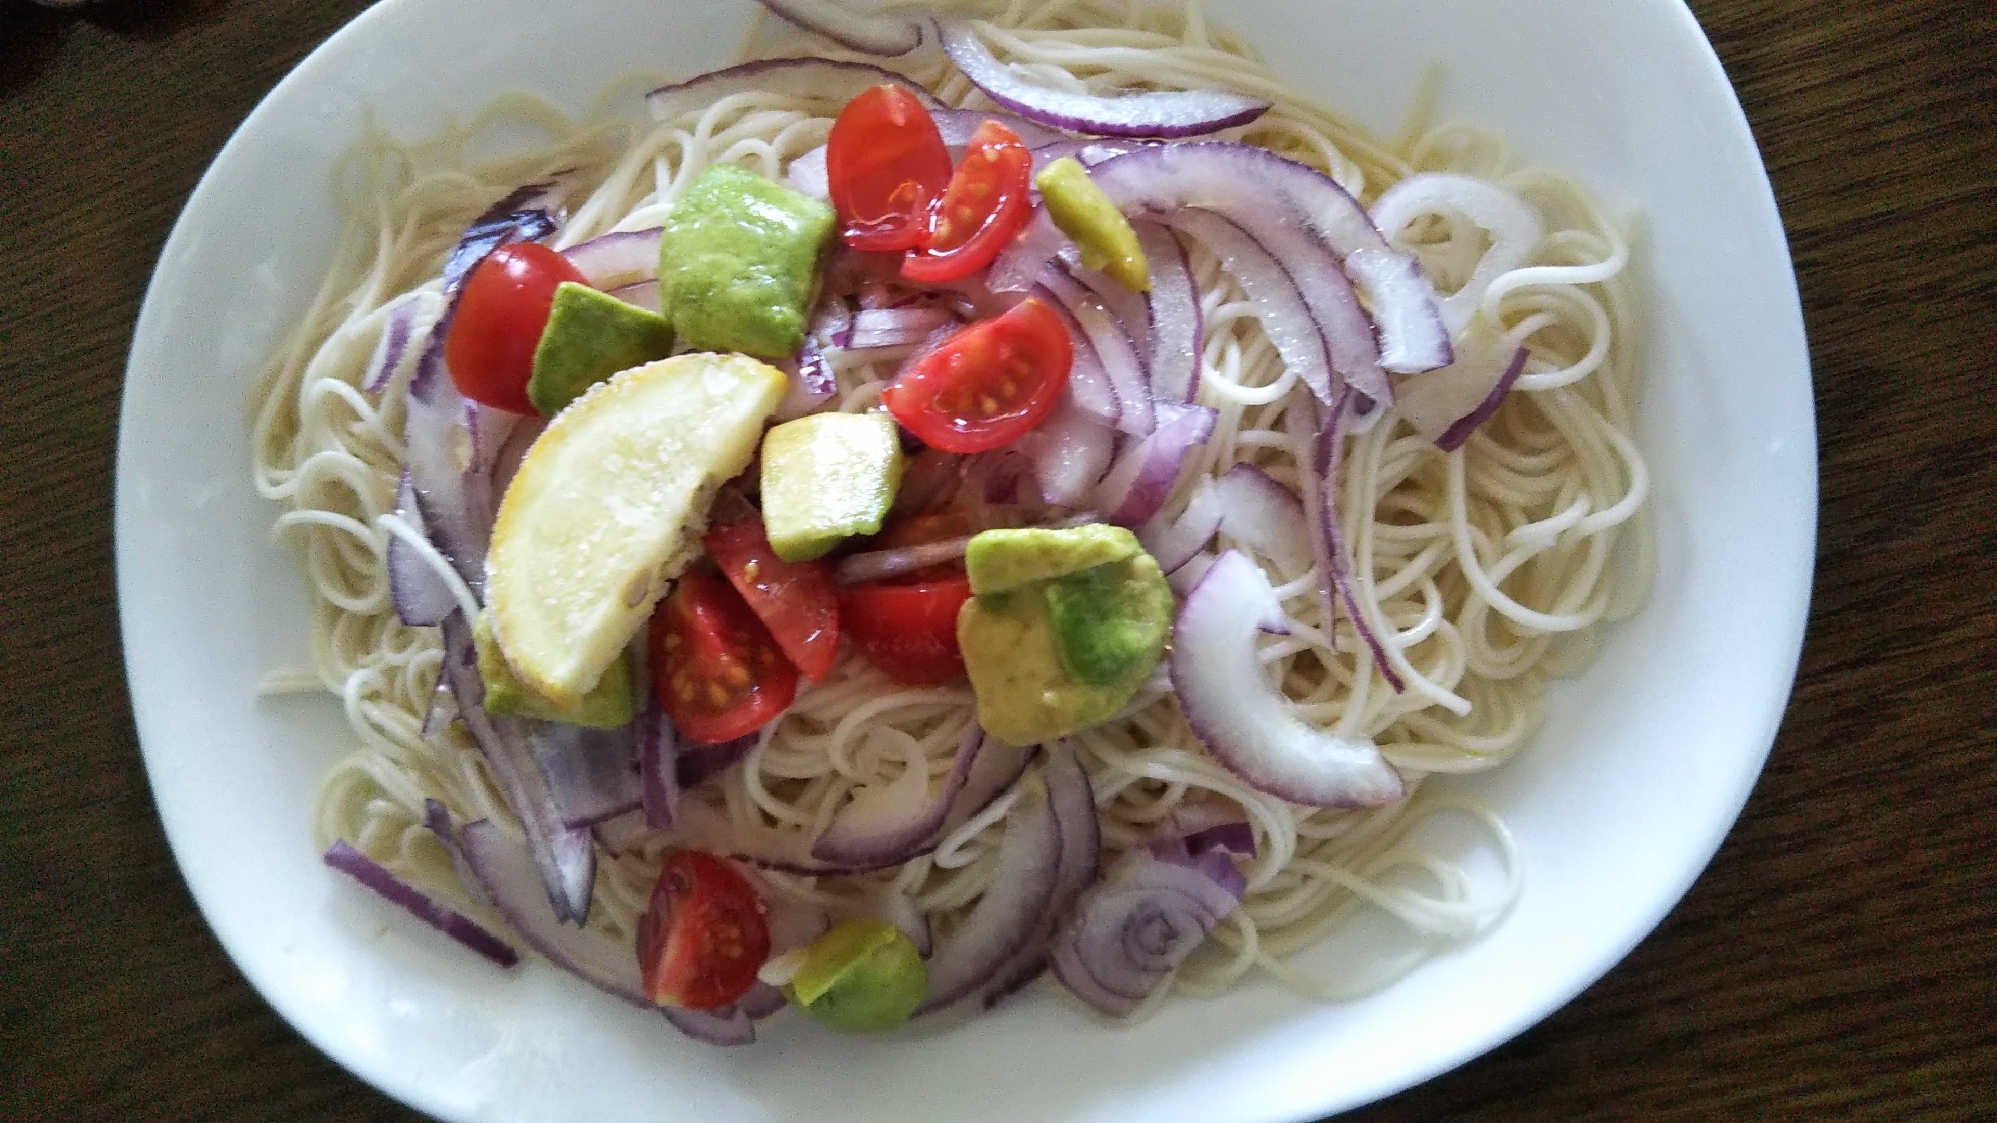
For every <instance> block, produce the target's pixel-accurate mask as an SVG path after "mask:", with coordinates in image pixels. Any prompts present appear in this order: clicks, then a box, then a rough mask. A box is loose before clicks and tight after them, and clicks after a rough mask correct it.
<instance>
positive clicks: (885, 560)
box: [832, 537, 971, 585]
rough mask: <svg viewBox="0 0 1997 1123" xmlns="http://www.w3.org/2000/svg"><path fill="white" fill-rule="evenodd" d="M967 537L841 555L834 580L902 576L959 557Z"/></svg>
mask: <svg viewBox="0 0 1997 1123" xmlns="http://www.w3.org/2000/svg"><path fill="white" fill-rule="evenodd" d="M970 544H971V540H970V538H968V537H958V538H946V539H944V540H943V541H941V542H929V543H925V544H923V545H921V546H902V547H898V548H896V549H893V550H876V551H873V552H872V553H866V554H852V555H850V556H848V557H844V558H841V559H839V564H838V565H837V566H835V567H834V568H833V570H832V580H833V583H834V584H838V585H860V584H864V583H866V582H868V581H885V580H887V579H888V578H890V577H900V576H901V575H902V574H904V573H914V572H915V571H916V570H918V569H927V568H929V567H930V566H932V565H942V564H943V563H945V562H952V561H956V560H957V559H958V558H961V557H963V556H964V551H965V550H966V549H968V548H969V547H970Z"/></svg>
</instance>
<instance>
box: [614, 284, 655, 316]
mask: <svg viewBox="0 0 1997 1123" xmlns="http://www.w3.org/2000/svg"><path fill="white" fill-rule="evenodd" d="M610 295H611V296H614V297H616V298H617V299H619V300H621V301H623V302H624V303H626V304H629V305H630V306H631V307H633V308H643V309H644V310H645V311H647V312H658V311H660V310H661V309H662V308H664V305H663V304H662V303H661V302H660V300H659V282H657V281H640V282H639V283H637V284H635V285H621V286H619V287H617V288H614V289H611V290H610Z"/></svg>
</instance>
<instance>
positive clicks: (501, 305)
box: [444, 242, 588, 414]
mask: <svg viewBox="0 0 1997 1123" xmlns="http://www.w3.org/2000/svg"><path fill="white" fill-rule="evenodd" d="M563 281H574V282H576V283H577V284H587V283H588V281H587V279H586V278H584V277H583V275H582V270H580V269H577V268H576V267H575V266H574V265H571V264H570V263H569V259H568V258H566V257H563V256H562V255H561V254H558V253H556V252H555V251H554V250H551V249H549V248H548V247H547V246H544V245H542V244H541V243H539V242H514V243H513V244H511V245H505V246H501V247H499V248H498V249H496V250H494V251H492V252H491V253H490V254H488V255H486V258H485V260H484V261H481V262H479V263H478V264H477V265H476V266H473V267H472V271H471V274H470V275H469V276H467V277H466V278H465V284H464V288H463V289H461V290H460V293H459V296H458V305H457V309H456V310H455V311H454V312H453V313H452V314H451V327H450V331H449V332H448V333H447V334H446V335H445V337H444V365H445V366H447V367H449V368H450V371H451V381H453V382H455V383H457V386H458V392H459V393H460V394H463V395H464V396H465V397H467V398H470V399H472V400H473V401H475V402H480V403H482V404H484V405H489V406H491V407H493V408H494V409H503V410H506V411H507V412H509V413H527V414H531V413H533V412H535V410H534V403H533V402H531V401H529V400H528V399H527V379H528V378H529V377H530V376H531V375H532V374H533V373H534V349H535V348H536V347H538V346H540V343H541V331H542V329H544V328H546V327H547V326H548V309H549V307H550V306H552V305H553V304H554V302H555V288H556V286H558V285H560V284H561V283H562V282H563Z"/></svg>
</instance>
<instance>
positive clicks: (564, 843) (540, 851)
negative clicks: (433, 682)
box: [443, 612, 596, 925]
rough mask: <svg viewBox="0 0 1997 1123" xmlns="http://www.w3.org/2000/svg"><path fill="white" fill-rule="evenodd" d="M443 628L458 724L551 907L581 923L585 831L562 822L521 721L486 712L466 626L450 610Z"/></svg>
mask: <svg viewBox="0 0 1997 1123" xmlns="http://www.w3.org/2000/svg"><path fill="white" fill-rule="evenodd" d="M443 630H444V664H443V674H444V676H445V677H446V678H448V679H449V681H450V683H451V694H452V695H453V696H454V697H455V698H456V699H457V702H458V717H459V720H461V721H463V722H464V723H465V729H466V731H467V732H469V733H470V734H471V737H472V741H473V743H474V744H476V745H477V746H478V749H479V753H480V755H481V756H483V757H484V758H485V762H486V764H487V765H489V766H490V767H491V768H492V772H493V778H494V779H496V780H498V781H499V787H500V790H501V792H503V793H504V794H505V796H506V801H507V804H508V806H510V807H511V808H512V809H513V813H514V814H515V815H517V816H519V818H520V822H521V826H522V827H523V828H524V829H525V830H526V832H527V846H528V853H529V855H530V856H531V857H532V858H533V861H534V865H535V866H536V867H537V868H538V869H539V870H540V874H541V882H542V886H543V888H544V889H545V891H546V893H547V899H548V903H549V907H550V910H551V911H552V912H553V914H554V915H555V916H557V917H559V918H560V919H562V920H564V921H568V922H570V923H572V924H576V925H581V924H582V923H583V922H584V921H585V920H587V919H588V917H589V904H590V894H591V892H592V890H593V889H594V886H595V879H596V847H595V845H594V842H593V840H592V839H591V837H590V833H589V830H588V829H587V828H582V827H571V826H568V825H567V824H565V823H564V822H562V815H561V811H560V810H559V809H558V808H557V807H556V806H555V801H554V797H553V795H552V794H550V792H549V790H548V783H547V780H546V778H545V777H544V776H543V775H542V773H541V766H540V764H539V763H538V762H537V761H536V760H535V759H534V754H533V753H532V752H531V751H530V750H529V748H528V746H527V733H526V731H525V730H524V729H523V728H522V726H521V723H519V722H516V721H513V720H512V719H510V718H498V717H493V716H491V715H490V714H488V713H486V712H485V684H484V683H483V682H482V681H481V680H480V679H479V676H478V651H477V648H476V647H475V646H474V645H473V643H472V630H471V626H470V625H469V624H467V623H466V622H465V619H464V617H463V616H462V615H461V614H459V613H455V612H454V613H452V614H451V615H450V616H448V617H446V618H445V619H444V623H443Z"/></svg>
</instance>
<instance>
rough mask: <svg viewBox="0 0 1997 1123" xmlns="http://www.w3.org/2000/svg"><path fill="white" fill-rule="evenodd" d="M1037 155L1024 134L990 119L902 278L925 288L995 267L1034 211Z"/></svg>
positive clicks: (973, 140) (976, 135) (973, 142)
mask: <svg viewBox="0 0 1997 1123" xmlns="http://www.w3.org/2000/svg"><path fill="white" fill-rule="evenodd" d="M1032 182H1033V153H1032V152H1031V151H1029V150H1028V149H1027V147H1026V145H1025V143H1024V142H1022V141H1021V140H1020V139H1019V134H1018V133H1015V132H1013V131H1012V130H1011V129H1008V128H1006V127H1005V126H1004V125H1001V124H999V123H998V122H997V121H986V122H984V123H983V124H981V125H979V126H978V130H977V131H976V132H974V133H972V134H971V145H970V147H969V148H968V149H967V150H966V151H965V152H964V159H963V160H962V161H960V162H959V163H958V165H957V170H956V172H955V173H953V174H952V175H951V177H950V186H949V187H948V188H947V189H945V191H944V192H943V198H942V199H941V200H940V201H939V202H938V203H937V204H936V207H935V209H934V211H933V213H932V216H931V218H930V221H929V233H928V237H927V238H926V239H925V240H924V242H923V243H922V245H923V248H922V252H920V253H914V254H910V255H909V257H908V259H907V260H906V261H904V262H902V266H901V275H902V276H904V277H906V278H908V279H909V280H911V281H919V282H921V283H923V284H937V283H940V282H943V281H955V280H959V279H961V278H964V277H968V276H970V275H971V274H973V273H976V272H978V271H979V270H981V269H983V268H985V267H986V266H988V265H990V264H991V263H992V261H993V260H994V259H996V258H997V257H998V255H999V251H1001V250H1003V249H1005V247H1006V243H1008V242H1010V241H1012V236H1013V235H1014V234H1016V233H1018V232H1019V228H1020V227H1021V226H1024V225H1026V220H1027V218H1028V217H1029V216H1030V215H1031V214H1032V213H1033V199H1032V197H1031V195H1030V193H1029V189H1030V188H1031V186H1032Z"/></svg>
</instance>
